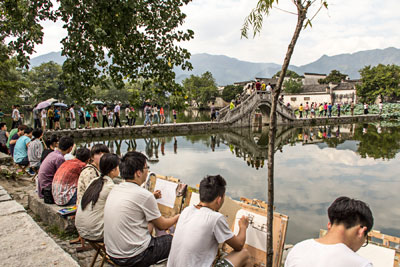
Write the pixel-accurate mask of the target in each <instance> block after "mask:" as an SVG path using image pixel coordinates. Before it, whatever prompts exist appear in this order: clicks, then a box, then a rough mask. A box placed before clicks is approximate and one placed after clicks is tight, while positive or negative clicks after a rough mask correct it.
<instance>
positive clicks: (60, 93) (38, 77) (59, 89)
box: [27, 61, 72, 103]
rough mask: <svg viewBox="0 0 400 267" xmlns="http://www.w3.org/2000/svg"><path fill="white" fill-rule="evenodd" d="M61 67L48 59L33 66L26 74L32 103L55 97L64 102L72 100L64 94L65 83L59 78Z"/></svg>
mask: <svg viewBox="0 0 400 267" xmlns="http://www.w3.org/2000/svg"><path fill="white" fill-rule="evenodd" d="M61 74H62V68H61V66H60V65H58V64H57V63H55V62H53V61H50V62H48V63H43V64H41V65H40V66H37V67H34V68H33V69H32V70H30V71H29V72H28V74H27V78H28V82H29V89H30V92H31V94H32V98H31V100H33V102H34V103H37V102H40V101H43V100H46V99H49V98H55V99H58V100H60V101H64V102H72V100H71V98H69V97H67V96H66V95H65V85H64V82H63V81H62V79H61Z"/></svg>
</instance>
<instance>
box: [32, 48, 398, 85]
mask: <svg viewBox="0 0 400 267" xmlns="http://www.w3.org/2000/svg"><path fill="white" fill-rule="evenodd" d="M64 60H65V57H63V56H61V52H51V53H48V54H45V55H41V56H38V57H35V58H32V59H31V67H36V66H39V65H40V64H42V63H45V62H50V61H54V62H56V63H58V64H60V65H62V64H63V62H64ZM190 62H191V63H192V65H193V70H192V71H183V70H182V69H180V68H178V67H176V68H174V71H175V74H176V81H177V82H181V81H182V80H184V79H185V78H188V77H189V76H190V75H191V74H193V75H201V74H203V73H204V72H206V71H210V72H211V73H212V75H213V77H214V78H215V80H216V82H217V84H218V85H227V84H232V83H234V82H240V81H247V80H253V79H254V78H255V77H266V78H269V77H272V75H274V74H275V73H276V72H278V71H279V70H280V69H281V65H279V64H275V63H253V62H248V61H241V60H238V59H236V58H231V57H227V56H224V55H210V54H205V53H202V54H193V55H192V56H191V58H190ZM378 64H385V65H387V64H396V65H400V49H398V48H394V47H389V48H386V49H374V50H366V51H359V52H355V53H352V54H339V55H335V56H327V55H323V56H322V57H320V58H319V59H318V60H316V61H314V62H311V63H309V64H306V65H302V66H294V65H290V66H289V69H290V70H293V71H295V72H296V73H298V74H300V75H303V74H304V73H305V72H311V73H321V74H329V73H330V72H331V70H339V71H340V72H341V73H344V74H347V75H349V77H350V79H359V78H360V74H359V72H358V71H359V70H360V69H362V68H364V67H365V66H367V65H371V66H376V65H378Z"/></svg>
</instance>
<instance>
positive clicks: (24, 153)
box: [14, 127, 33, 167]
mask: <svg viewBox="0 0 400 267" xmlns="http://www.w3.org/2000/svg"><path fill="white" fill-rule="evenodd" d="M32 131H33V129H32V128H31V127H27V128H26V129H25V130H24V135H23V136H21V137H20V138H18V140H17V142H16V143H15V147H14V163H15V164H18V165H20V166H24V167H28V165H29V159H28V145H29V143H30V142H31V139H32Z"/></svg>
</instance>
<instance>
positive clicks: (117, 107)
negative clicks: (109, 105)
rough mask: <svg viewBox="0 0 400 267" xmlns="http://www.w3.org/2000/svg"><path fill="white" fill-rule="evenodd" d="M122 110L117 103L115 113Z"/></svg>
mask: <svg viewBox="0 0 400 267" xmlns="http://www.w3.org/2000/svg"><path fill="white" fill-rule="evenodd" d="M120 110H121V107H120V106H119V105H116V106H115V108H114V113H119V111H120ZM118 115H119V114H118Z"/></svg>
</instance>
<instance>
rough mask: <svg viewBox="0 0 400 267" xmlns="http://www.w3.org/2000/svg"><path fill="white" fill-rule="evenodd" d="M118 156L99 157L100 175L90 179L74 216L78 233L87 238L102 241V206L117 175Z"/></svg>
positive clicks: (107, 154)
mask: <svg viewBox="0 0 400 267" xmlns="http://www.w3.org/2000/svg"><path fill="white" fill-rule="evenodd" d="M119 162H120V160H119V157H118V156H117V155H116V154H110V153H106V154H104V155H103V156H102V157H101V159H100V173H101V174H100V177H99V178H96V179H94V180H92V182H91V183H90V184H89V186H88V188H87V189H86V191H85V193H84V194H83V197H82V200H81V203H80V204H79V205H78V209H77V211H76V217H75V226H76V229H77V230H78V232H79V235H80V236H81V237H83V238H85V239H87V240H91V241H102V240H103V236H104V220H103V217H104V206H105V204H106V200H107V197H108V194H109V193H110V191H111V189H112V188H113V186H114V182H113V179H114V178H115V177H118V176H119V167H118V165H119Z"/></svg>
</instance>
